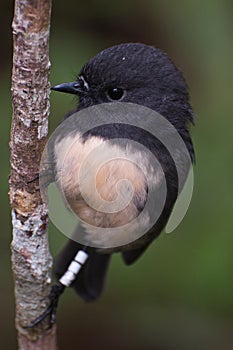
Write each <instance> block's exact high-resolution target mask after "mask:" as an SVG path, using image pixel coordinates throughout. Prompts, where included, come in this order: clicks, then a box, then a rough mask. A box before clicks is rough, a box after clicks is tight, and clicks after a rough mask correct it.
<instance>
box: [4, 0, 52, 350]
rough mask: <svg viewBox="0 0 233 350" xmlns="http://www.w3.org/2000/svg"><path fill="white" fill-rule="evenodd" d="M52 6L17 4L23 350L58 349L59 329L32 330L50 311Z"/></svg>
mask: <svg viewBox="0 0 233 350" xmlns="http://www.w3.org/2000/svg"><path fill="white" fill-rule="evenodd" d="M50 13H51V0H24V1H21V0H15V13H14V19H13V39H14V47H13V71H12V103H13V116H12V127H11V140H10V150H11V160H10V161H11V174H10V192H9V196H10V202H11V207H12V224H13V240H12V245H11V250H12V267H13V274H14V280H15V303H16V328H17V331H18V343H19V349H21V350H31V349H33V350H37V349H38V350H39V349H40V350H45V349H50V350H54V349H56V332H55V326H54V327H53V328H52V329H50V330H46V328H47V326H48V324H47V320H46V321H44V322H43V323H42V324H41V325H39V326H37V327H35V328H34V329H27V328H24V327H25V326H27V325H29V324H30V322H31V321H32V320H34V319H35V318H36V317H37V316H38V315H40V314H41V313H42V312H43V311H44V309H45V307H46V306H47V303H48V299H47V296H48V294H49V291H50V283H51V266H52V259H51V255H50V252H49V246H48V239H47V226H48V208H47V205H46V204H45V203H43V201H42V199H41V196H40V191H39V185H38V181H33V182H31V183H30V181H31V180H32V179H35V178H36V177H37V176H38V173H39V164H40V158H41V154H42V151H43V149H44V146H45V143H46V136H47V129H48V114H49V91H50V86H49V68H50V62H49V29H50Z"/></svg>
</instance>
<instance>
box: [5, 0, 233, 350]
mask: <svg viewBox="0 0 233 350" xmlns="http://www.w3.org/2000/svg"><path fill="white" fill-rule="evenodd" d="M1 7H2V10H1V21H0V25H1V39H2V44H1V55H0V60H1V64H0V69H1V82H0V83H1V90H0V91H1V94H0V96H1V106H2V107H1V110H2V113H1V138H0V139H1V152H2V161H1V184H0V190H1V198H0V205H1V216H0V217H1V243H0V259H1V260H0V261H1V267H0V271H1V283H0V315H1V317H0V333H1V337H0V339H1V348H2V349H10V350H11V349H16V348H17V346H16V334H15V330H14V298H13V281H12V276H11V268H10V252H9V245H10V241H11V225H10V209H9V205H8V197H7V191H8V184H7V179H8V174H9V160H8V159H9V150H8V141H9V130H10V122H11V96H10V75H11V65H12V63H11V56H12V38H11V27H10V25H11V21H12V16H13V2H12V1H6V0H5V1H2V2H1ZM232 13H233V3H232V2H231V1H230V0H229V1H227V0H205V1H200V0H196V1H187V0H186V1H185V0H177V1H171V0H163V1H155V0H144V1H139V0H125V1H111V2H109V1H105V0H100V1H94V0H87V1H86V2H81V1H80V2H77V1H74V0H67V1H65V2H62V1H54V3H53V14H52V27H51V41H50V58H51V62H52V67H51V83H52V84H57V83H61V82H65V81H72V80H73V78H74V76H75V75H76V74H77V73H78V72H79V70H80V68H81V66H82V65H83V63H85V62H86V61H87V60H88V59H89V58H90V57H92V56H93V55H94V54H96V53H97V52H99V51H100V50H102V49H104V48H106V47H107V46H110V45H113V44H117V43H121V42H128V41H140V42H144V43H147V44H152V45H155V46H158V47H160V48H162V49H163V50H165V51H166V52H167V53H168V54H169V55H170V56H171V57H172V59H173V60H174V62H175V63H176V64H177V65H178V66H179V67H180V68H181V69H182V71H183V72H184V75H185V77H186V80H187V81H188V84H189V86H190V93H191V100H192V105H193V107H194V111H195V113H196V126H195V128H193V132H192V134H193V139H194V144H195V148H196V157H197V161H196V166H195V185H194V194H193V199H192V203H191V206H190V208H189V211H188V213H187V215H186V217H185V218H184V220H183V222H182V223H181V224H180V226H179V227H178V228H177V229H176V230H175V232H173V233H172V234H170V235H167V234H162V235H161V236H160V237H159V239H158V240H157V241H156V242H154V244H153V245H152V246H151V247H150V249H149V250H148V251H147V253H146V254H145V255H144V256H143V257H142V258H141V259H140V261H138V262H137V263H136V264H135V265H133V266H132V267H125V266H124V265H123V263H122V261H121V259H120V256H118V255H115V256H114V259H113V263H112V265H111V268H110V273H109V278H108V283H107V288H106V292H105V294H104V295H103V297H102V298H101V300H99V301H98V302H96V303H94V304H85V303H84V302H82V300H80V299H79V298H78V297H77V296H76V295H75V293H74V292H73V291H72V290H67V292H66V293H65V295H64V296H63V298H62V300H61V302H60V306H59V310H58V316H57V318H58V326H59V343H60V349H61V350H73V349H81V348H85V349H86V350H90V349H96V348H101V349H103V350H105V349H113V350H114V349H123V350H131V349H136V350H137V349H142V350H144V349H154V350H196V349H198V350H202V349H203V350H220V349H221V350H232V349H233V255H232V251H233V229H232V227H233V220H232V217H233V212H232V211H233V186H232V182H233V181H232V179H233V147H232V146H233V137H232V133H233V116H232V82H233V76H232V75H233V69H232V68H233V67H232V63H233V45H232V43H233V42H232V34H233V30H232V29H233V28H232V26H233V21H232ZM74 103H75V101H74V99H73V98H72V97H69V96H65V95H64V96H63V95H60V94H55V93H53V94H52V95H51V116H50V130H53V129H54V128H55V127H56V125H57V124H58V122H59V120H60V119H61V118H62V117H63V115H64V114H65V113H66V112H67V111H68V110H69V109H72V108H73V106H74ZM50 241H51V251H52V253H53V254H54V255H56V254H57V252H58V250H59V249H60V247H61V246H62V244H63V242H64V241H65V238H64V237H63V236H62V234H60V233H59V232H57V230H56V229H55V228H54V227H53V226H52V225H51V226H50Z"/></svg>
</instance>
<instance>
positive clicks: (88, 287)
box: [55, 240, 111, 301]
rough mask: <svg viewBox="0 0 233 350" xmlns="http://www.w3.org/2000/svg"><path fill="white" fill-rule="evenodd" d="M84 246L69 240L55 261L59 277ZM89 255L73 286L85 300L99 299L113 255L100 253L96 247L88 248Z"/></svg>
mask: <svg viewBox="0 0 233 350" xmlns="http://www.w3.org/2000/svg"><path fill="white" fill-rule="evenodd" d="M81 249H83V246H82V245H81V244H79V243H77V242H75V241H72V240H69V241H68V243H67V244H66V246H65V247H64V248H63V250H62V251H61V253H60V254H59V255H58V257H57V259H56V261H55V275H56V277H57V278H58V279H59V278H60V277H61V276H62V275H63V274H64V273H65V272H66V270H67V268H68V266H69V264H70V263H71V261H72V260H73V259H74V257H75V255H76V253H77V252H78V251H79V250H81ZM88 254H89V257H88V259H87V261H86V263H85V265H84V266H83V267H82V269H81V270H80V272H79V273H78V275H77V277H76V279H75V280H74V282H73V283H72V284H71V287H73V288H74V289H75V291H76V292H77V293H78V294H79V295H80V296H81V297H82V298H83V299H84V300H85V301H93V300H95V299H97V298H98V297H99V296H100V295H101V293H102V291H103V289H104V285H105V277H106V273H107V270H108V266H109V262H110V258H111V255H110V254H99V253H97V252H96V251H95V249H94V248H90V249H89V250H88Z"/></svg>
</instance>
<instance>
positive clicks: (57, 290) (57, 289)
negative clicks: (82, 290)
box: [25, 283, 65, 329]
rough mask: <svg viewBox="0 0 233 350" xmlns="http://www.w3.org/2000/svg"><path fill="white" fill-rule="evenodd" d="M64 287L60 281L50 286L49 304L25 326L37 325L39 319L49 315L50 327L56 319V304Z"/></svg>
mask: <svg viewBox="0 0 233 350" xmlns="http://www.w3.org/2000/svg"><path fill="white" fill-rule="evenodd" d="M64 289H65V287H64V286H63V285H62V284H61V283H57V284H55V285H54V286H52V289H51V292H50V294H49V297H48V298H49V299H50V304H49V306H48V307H47V309H46V310H45V312H43V313H42V314H41V315H40V316H38V317H37V318H36V319H35V320H34V321H32V322H31V323H30V324H29V325H28V326H27V327H25V328H33V327H35V326H37V325H38V324H39V323H40V322H41V321H43V320H44V319H45V318H46V317H47V316H50V320H49V326H48V329H50V328H51V327H52V326H53V325H54V323H55V320H56V310H57V305H58V301H59V297H60V295H61V294H62V293H63V291H64Z"/></svg>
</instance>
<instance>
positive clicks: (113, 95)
mask: <svg viewBox="0 0 233 350" xmlns="http://www.w3.org/2000/svg"><path fill="white" fill-rule="evenodd" d="M123 95H124V90H123V89H122V88H118V87H114V88H109V89H108V90H107V96H108V98H109V100H111V101H117V100H120V99H121V98H122V97H123Z"/></svg>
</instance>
